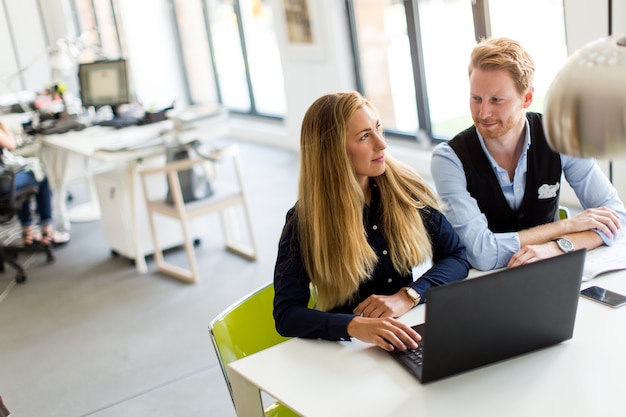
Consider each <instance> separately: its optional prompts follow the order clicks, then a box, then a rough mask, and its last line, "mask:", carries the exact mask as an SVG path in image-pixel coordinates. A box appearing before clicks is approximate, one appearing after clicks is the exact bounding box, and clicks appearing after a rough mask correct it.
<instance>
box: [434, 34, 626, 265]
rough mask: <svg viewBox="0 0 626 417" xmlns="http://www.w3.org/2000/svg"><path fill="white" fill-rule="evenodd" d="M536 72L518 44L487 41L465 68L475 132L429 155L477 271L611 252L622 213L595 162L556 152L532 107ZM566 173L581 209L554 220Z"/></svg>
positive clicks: (504, 40) (623, 217)
mask: <svg viewBox="0 0 626 417" xmlns="http://www.w3.org/2000/svg"><path fill="white" fill-rule="evenodd" d="M534 71H535V65H534V62H533V59H532V58H531V57H530V55H529V54H528V52H527V51H526V50H525V49H524V48H523V47H522V46H521V45H520V44H519V43H518V42H516V41H514V40H511V39H507V38H492V39H486V40H482V41H480V42H479V43H478V44H477V46H476V47H475V48H474V50H473V52H472V55H471V59H470V65H469V81H470V110H471V113H472V119H473V121H474V125H473V126H471V127H470V128H468V129H466V130H464V131H463V132H461V133H459V134H458V135H456V136H455V137H454V138H453V139H452V140H450V141H448V142H447V143H442V144H440V145H438V146H437V147H436V148H435V149H434V151H433V155H432V160H431V173H432V177H433V180H434V182H435V186H436V188H437V192H438V194H439V196H440V197H441V199H442V200H443V202H444V204H445V207H444V213H445V215H446V217H447V218H448V220H449V221H450V223H451V224H452V226H453V228H454V229H455V230H456V232H457V234H458V235H459V236H460V237H461V241H462V242H463V243H464V244H465V246H466V248H467V257H468V259H469V261H470V263H471V264H472V265H473V266H474V268H476V269H480V270H490V269H497V268H502V267H513V266H518V265H522V264H526V263H529V262H535V261H538V260H540V259H544V258H549V257H552V256H556V255H559V254H561V253H564V252H570V251H572V250H576V249H581V248H587V249H593V248H596V247H598V246H601V245H612V244H613V242H614V241H615V240H616V239H617V238H618V237H620V236H621V234H622V232H621V230H620V226H621V224H623V223H624V221H625V220H626V210H625V209H624V204H623V203H622V202H621V201H620V199H619V198H618V196H617V191H616V190H615V188H614V187H613V186H612V184H611V183H610V181H609V180H608V179H607V178H606V176H605V175H604V173H603V172H602V171H601V170H600V168H599V167H598V165H597V164H596V162H595V160H593V159H589V158H573V157H570V156H567V155H562V154H558V153H556V152H554V151H553V150H552V149H551V148H550V147H549V145H548V142H547V140H546V137H545V134H544V130H543V126H542V121H541V114H539V113H532V112H527V111H526V109H527V108H528V107H529V106H530V105H531V103H532V101H533V93H534V89H533V77H534ZM562 174H564V176H565V179H566V180H567V182H568V183H569V184H570V185H571V187H572V188H573V189H574V192H575V193H576V196H577V197H578V200H579V202H580V204H581V206H582V208H583V210H582V211H581V212H580V213H579V214H577V215H576V216H573V217H571V218H568V219H565V220H561V221H555V220H558V209H559V195H560V191H561V182H562V179H561V178H562Z"/></svg>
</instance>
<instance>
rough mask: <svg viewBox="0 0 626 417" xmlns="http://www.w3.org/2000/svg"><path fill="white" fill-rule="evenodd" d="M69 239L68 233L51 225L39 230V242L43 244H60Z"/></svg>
mask: <svg viewBox="0 0 626 417" xmlns="http://www.w3.org/2000/svg"><path fill="white" fill-rule="evenodd" d="M69 241H70V234H69V233H67V232H59V231H57V230H54V229H53V228H52V226H46V227H44V228H43V230H42V232H41V244H42V245H44V246H49V245H52V246H61V245H64V244H66V243H67V242H69Z"/></svg>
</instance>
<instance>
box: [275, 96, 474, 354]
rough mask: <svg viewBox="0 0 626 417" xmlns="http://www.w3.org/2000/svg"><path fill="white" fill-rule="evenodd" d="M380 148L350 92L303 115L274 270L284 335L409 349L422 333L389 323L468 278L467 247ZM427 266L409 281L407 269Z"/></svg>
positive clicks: (426, 194)
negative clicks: (296, 171) (293, 194)
mask: <svg viewBox="0 0 626 417" xmlns="http://www.w3.org/2000/svg"><path fill="white" fill-rule="evenodd" d="M386 146H387V145H386V143H385V138H384V137H383V134H382V129H381V123H380V120H379V117H378V113H377V111H376V109H375V108H374V106H373V105H372V104H371V103H370V102H369V101H367V100H366V99H365V98H363V97H362V96H361V95H360V94H359V93H357V92H350V93H337V94H328V95H325V96H322V97H320V98H319V99H317V100H316V101H315V102H314V103H313V104H312V105H311V107H310V108H309V109H308V110H307V112H306V114H305V116H304V120H303V122H302V130H301V141H300V151H301V157H300V166H301V168H300V184H299V192H298V201H297V202H296V204H295V206H294V207H293V208H292V209H291V210H289V212H288V213H287V219H286V224H285V226H284V229H283V232H282V235H281V238H280V242H279V249H278V258H277V260H276V267H275V273H274V286H275V298H274V318H275V321H276V328H277V330H278V332H279V333H281V334H282V335H284V336H296V337H304V338H322V339H328V340H350V339H351V338H352V337H355V338H357V339H359V340H362V341H364V342H368V343H374V344H376V345H378V346H380V347H382V348H383V349H386V350H393V349H394V347H395V348H397V349H400V350H406V349H407V348H415V347H416V346H417V342H418V341H419V340H420V339H421V336H420V335H419V334H417V333H416V332H415V331H414V330H413V329H411V328H410V327H409V326H408V325H405V324H403V323H401V322H400V321H398V320H396V317H399V316H401V315H403V314H404V313H406V312H407V311H409V310H410V309H412V308H413V307H415V306H416V305H417V304H419V303H421V302H424V301H426V297H427V290H428V288H429V287H431V286H438V285H444V284H447V283H449V282H452V281H457V280H461V279H463V278H465V277H466V276H467V273H468V270H469V263H468V261H467V259H466V256H465V247H464V246H463V245H462V244H461V242H460V240H459V237H458V236H457V234H456V233H455V232H454V230H453V229H452V227H451V226H450V224H449V223H448V222H447V220H446V219H445V217H444V216H443V215H442V214H441V212H440V211H439V203H438V201H437V198H436V197H435V195H434V194H433V192H432V191H431V189H430V188H429V187H428V185H427V184H426V183H425V182H424V181H423V180H422V179H421V178H420V177H419V176H418V174H417V173H416V172H414V171H413V170H412V169H410V168H409V167H408V166H407V165H404V164H402V163H400V162H399V161H396V160H394V159H392V158H391V157H390V156H388V155H386V153H385V149H386ZM428 260H432V267H431V268H430V269H429V270H428V271H426V272H425V273H424V274H423V275H421V276H420V277H417V279H416V280H415V281H414V278H413V276H412V268H413V267H415V266H416V265H419V264H421V263H422V262H425V261H428ZM309 284H312V287H313V288H315V291H316V293H317V294H316V301H317V304H316V306H315V309H310V308H308V307H307V304H308V301H309V298H310V288H311V286H310V285H309Z"/></svg>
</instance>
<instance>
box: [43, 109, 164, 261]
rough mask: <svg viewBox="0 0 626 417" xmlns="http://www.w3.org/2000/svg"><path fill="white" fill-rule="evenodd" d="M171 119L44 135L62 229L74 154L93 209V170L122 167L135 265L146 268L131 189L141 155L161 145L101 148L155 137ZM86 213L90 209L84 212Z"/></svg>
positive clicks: (67, 225) (67, 217)
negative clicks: (128, 149)
mask: <svg viewBox="0 0 626 417" xmlns="http://www.w3.org/2000/svg"><path fill="white" fill-rule="evenodd" d="M171 127H172V123H171V122H170V121H164V122H160V123H154V124H149V125H144V126H132V127H127V128H124V129H114V128H112V127H90V128H87V129H84V130H82V131H78V132H75V131H72V132H68V133H64V134H59V135H49V136H46V137H43V138H42V139H41V141H42V149H41V159H42V161H43V163H44V165H45V168H46V173H47V175H48V179H49V181H50V184H51V186H52V188H53V190H54V191H55V193H54V208H55V215H57V216H58V219H59V222H60V224H61V227H60V228H61V229H64V230H69V228H70V215H69V213H68V210H67V207H66V205H65V195H66V194H67V185H68V182H69V181H70V178H69V171H70V170H69V166H70V162H71V159H72V158H73V157H78V158H80V159H81V160H82V161H83V165H84V168H85V170H84V172H83V173H82V176H83V177H84V178H87V179H88V180H89V184H90V194H91V202H92V203H95V205H96V206H95V208H94V209H95V210H99V206H98V199H97V196H96V195H95V191H94V186H93V183H92V181H91V176H92V175H93V174H94V173H97V172H102V171H107V170H114V169H121V170H123V171H124V172H125V175H126V183H127V184H128V187H129V189H130V192H129V196H128V198H129V201H130V207H131V210H130V211H131V213H130V214H129V215H130V217H131V219H130V225H131V232H132V240H133V244H134V249H135V250H134V255H135V258H134V260H135V266H136V268H137V271H138V272H140V273H145V272H147V265H146V260H145V257H144V251H143V249H142V247H141V244H140V241H141V240H140V238H139V237H140V232H139V230H138V222H139V219H138V216H139V213H138V209H137V206H138V202H137V199H136V197H135V196H136V195H137V194H138V193H137V192H136V190H134V185H135V183H136V181H135V179H136V178H137V169H138V166H139V163H140V161H141V160H142V159H144V158H148V157H152V156H156V155H162V154H163V153H164V147H163V146H152V147H145V148H140V149H135V150H131V151H116V152H112V151H103V150H101V149H103V148H107V147H109V148H110V147H111V146H112V145H114V144H116V143H117V144H120V145H121V144H122V143H140V142H141V141H147V140H151V139H154V138H157V137H158V136H159V134H160V133H161V132H164V131H167V130H169V129H171ZM87 214H89V213H87Z"/></svg>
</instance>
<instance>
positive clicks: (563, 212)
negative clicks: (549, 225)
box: [559, 206, 569, 220]
mask: <svg viewBox="0 0 626 417" xmlns="http://www.w3.org/2000/svg"><path fill="white" fill-rule="evenodd" d="M568 218H569V209H568V208H567V207H565V206H559V220H565V219H568Z"/></svg>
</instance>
